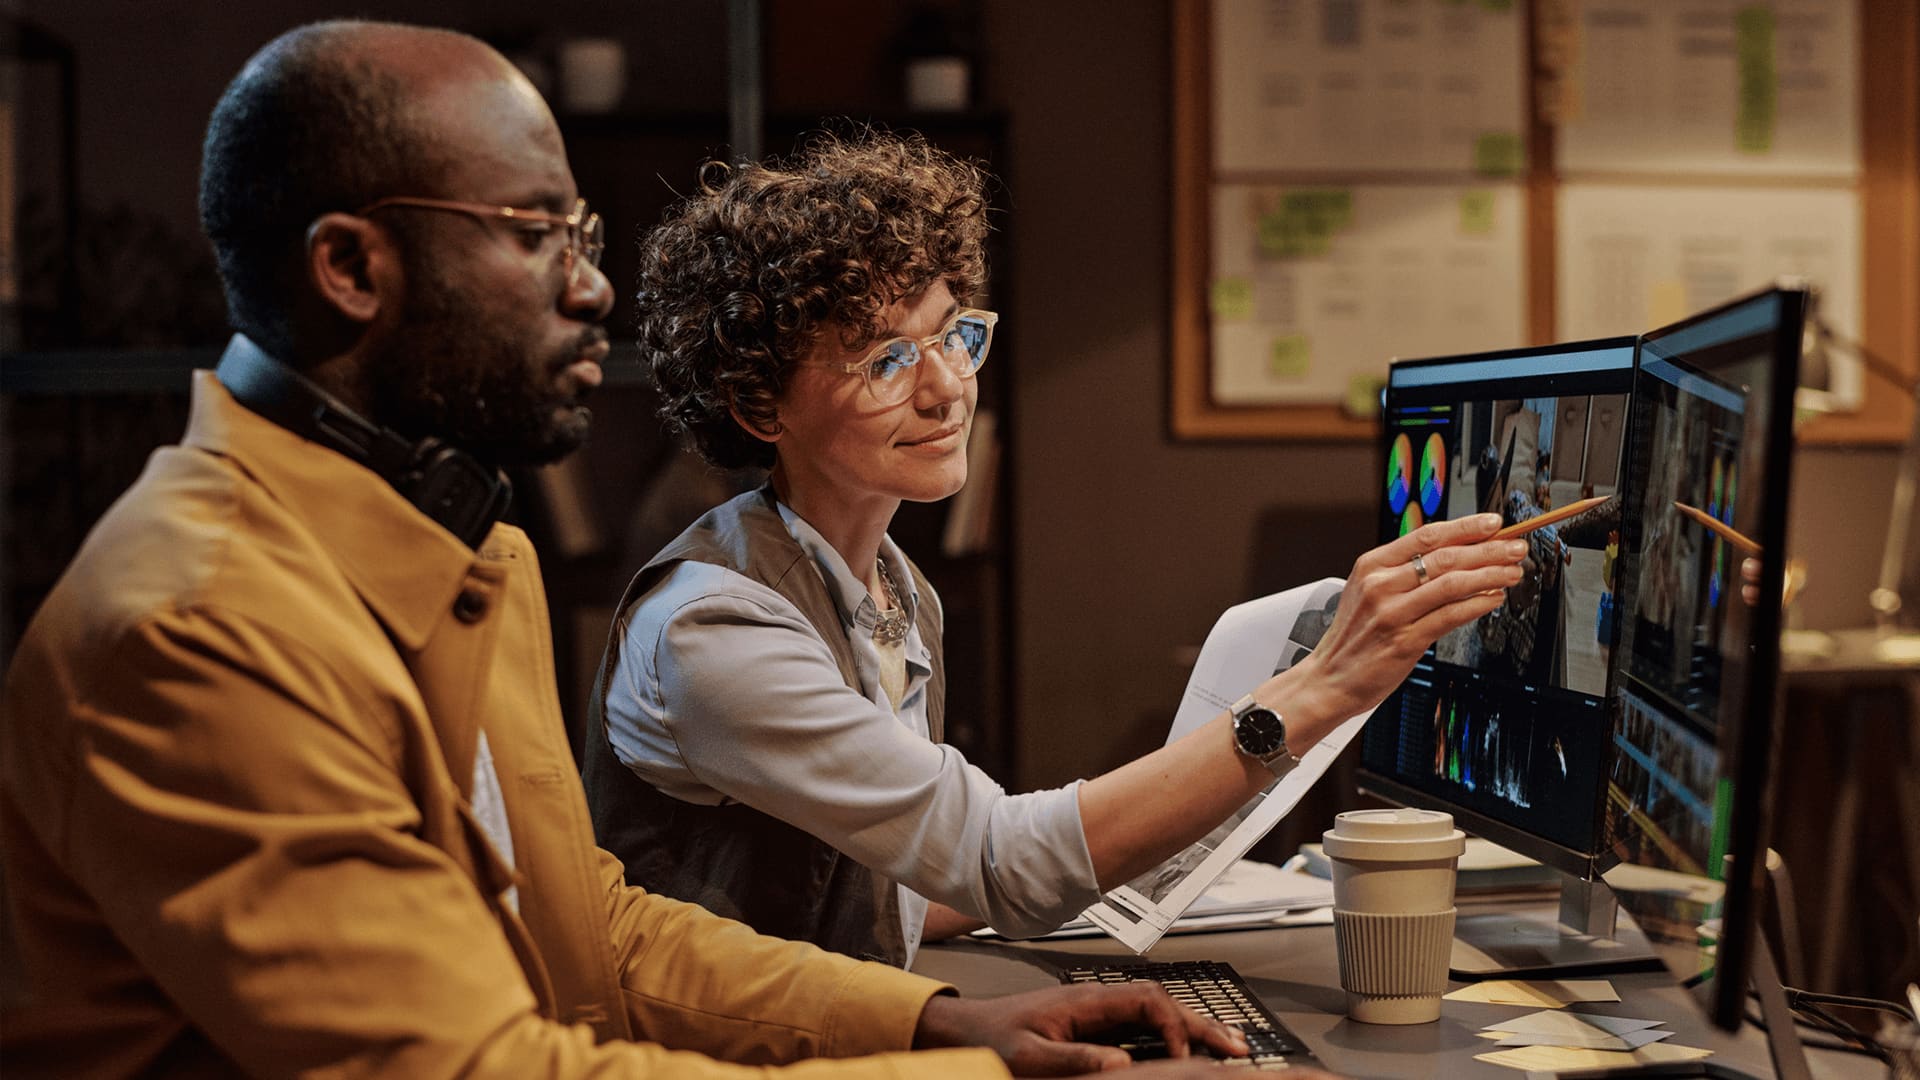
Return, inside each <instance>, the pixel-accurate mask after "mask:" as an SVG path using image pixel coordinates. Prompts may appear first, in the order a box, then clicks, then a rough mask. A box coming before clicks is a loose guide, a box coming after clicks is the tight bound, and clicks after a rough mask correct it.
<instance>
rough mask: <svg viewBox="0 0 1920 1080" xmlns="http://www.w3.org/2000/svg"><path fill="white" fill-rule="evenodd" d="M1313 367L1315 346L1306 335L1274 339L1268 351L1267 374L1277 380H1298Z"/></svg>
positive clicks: (1290, 335) (1292, 335)
mask: <svg viewBox="0 0 1920 1080" xmlns="http://www.w3.org/2000/svg"><path fill="white" fill-rule="evenodd" d="M1312 366H1313V346H1312V345H1311V344H1310V343H1309V342H1308V341H1307V337H1306V335H1305V334H1288V335H1287V336H1285V337H1277V338H1274V339H1273V344H1272V346H1270V347H1269V348H1268V349H1267V374H1269V375H1271V376H1273V377H1274V378H1276V379H1298V378H1301V377H1302V376H1304V375H1306V373H1307V369H1308V368H1310V367H1312Z"/></svg>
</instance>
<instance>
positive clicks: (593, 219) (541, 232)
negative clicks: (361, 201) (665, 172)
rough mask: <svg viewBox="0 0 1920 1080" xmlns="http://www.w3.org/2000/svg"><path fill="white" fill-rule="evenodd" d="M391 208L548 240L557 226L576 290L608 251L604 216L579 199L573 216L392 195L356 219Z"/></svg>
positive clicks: (364, 209)
mask: <svg viewBox="0 0 1920 1080" xmlns="http://www.w3.org/2000/svg"><path fill="white" fill-rule="evenodd" d="M390 206H404V207H411V208H413V209H416V210H445V211H447V212H449V213H454V214H466V215H467V216H469V217H474V218H479V219H480V220H481V221H507V222H512V223H515V224H523V225H529V226H536V227H537V233H538V236H539V237H540V238H544V237H545V236H546V234H547V233H548V232H550V231H551V230H552V229H553V228H555V227H560V228H564V229H565V230H566V237H567V246H566V249H565V251H564V252H563V253H562V254H561V256H560V258H561V261H562V262H563V263H565V264H566V272H567V287H568V288H572V287H573V286H575V285H577V284H579V282H580V268H581V267H582V266H599V265H600V255H601V253H602V252H604V251H606V249H607V226H606V222H604V221H602V220H601V219H600V215H599V214H596V213H594V212H593V211H592V210H590V209H588V207H587V200H585V199H575V200H574V201H573V213H571V214H553V213H549V212H547V211H545V210H530V209H526V208H524V207H518V206H493V205H490V204H488V203H473V202H461V201H459V200H458V199H430V198H427V197H425V196H421V195H389V196H387V197H386V198H384V199H378V200H376V201H374V202H370V203H368V204H367V205H365V206H363V207H361V208H360V209H358V210H356V211H354V214H355V216H357V217H365V216H366V215H368V214H371V213H373V212H374V211H375V210H383V209H386V208H387V207H390Z"/></svg>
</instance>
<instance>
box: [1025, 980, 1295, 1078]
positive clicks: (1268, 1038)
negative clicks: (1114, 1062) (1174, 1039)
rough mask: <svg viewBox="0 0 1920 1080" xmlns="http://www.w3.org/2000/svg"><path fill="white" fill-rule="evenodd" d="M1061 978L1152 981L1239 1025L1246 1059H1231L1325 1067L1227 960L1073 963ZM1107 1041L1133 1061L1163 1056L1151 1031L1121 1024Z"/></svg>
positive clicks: (1207, 1012) (1164, 1049) (1204, 1049)
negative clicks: (1160, 962)
mask: <svg viewBox="0 0 1920 1080" xmlns="http://www.w3.org/2000/svg"><path fill="white" fill-rule="evenodd" d="M1060 981H1061V982H1063V983H1125V982H1137V981H1147V982H1157V983H1159V984H1160V985H1161V986H1164V987H1166V989H1167V993H1168V994H1170V995H1172V997H1173V1000H1175V1001H1177V1002H1179V1003H1180V1004H1182V1005H1185V1006H1186V1007H1187V1008H1189V1009H1192V1010H1193V1011H1194V1012H1197V1013H1200V1014H1201V1015H1203V1016H1211V1017H1213V1018H1214V1019H1215V1020H1218V1021H1220V1022H1221V1023H1223V1024H1231V1025H1232V1026H1234V1027H1237V1028H1239V1029H1240V1032H1241V1034H1243V1035H1245V1036H1246V1037H1247V1045H1248V1047H1249V1049H1250V1053H1249V1054H1248V1056H1247V1057H1246V1058H1237V1059H1231V1060H1233V1061H1236V1062H1239V1061H1245V1062H1247V1063H1249V1064H1251V1065H1253V1066H1254V1067H1255V1068H1259V1069H1284V1068H1287V1067H1289V1066H1293V1065H1311V1066H1313V1067H1315V1068H1324V1066H1322V1065H1321V1064H1320V1062H1319V1060H1318V1059H1317V1058H1315V1057H1314V1056H1313V1051H1311V1050H1308V1049H1307V1045H1306V1044H1305V1043H1303V1042H1301V1041H1300V1039H1299V1037H1298V1036H1296V1035H1294V1033H1293V1032H1291V1031H1288V1030H1287V1027H1286V1025H1285V1024H1282V1023H1281V1022H1280V1021H1279V1019H1278V1018H1277V1017H1275V1016H1274V1015H1273V1014H1272V1013H1271V1012H1268V1011H1267V1007H1266V1006H1265V1005H1263V1004H1261V1003H1260V999H1259V998H1258V997H1256V996H1255V995H1254V993H1253V991H1252V990H1250V989H1248V988H1247V984H1246V981H1245V980H1243V979H1241V978H1240V973H1239V972H1237V971H1235V970H1233V967H1232V966H1231V965H1229V964H1225V963H1221V962H1220V961H1217V960H1181V961H1176V962H1174V963H1167V964H1143V963H1132V964H1093V965H1089V966H1087V967H1073V968H1068V969H1067V970H1065V971H1063V972H1061V973H1060ZM1102 1041H1106V1042H1111V1043H1112V1045H1115V1046H1118V1047H1120V1048H1121V1049H1122V1050H1125V1051H1126V1052H1127V1053H1128V1054H1129V1055H1131V1056H1132V1057H1133V1059H1134V1060H1135V1061H1146V1060H1148V1059H1150V1058H1162V1057H1166V1056H1167V1044H1166V1043H1165V1042H1163V1041H1162V1040H1161V1039H1160V1035H1159V1033H1158V1032H1156V1031H1151V1030H1148V1029H1145V1028H1124V1029H1121V1030H1119V1031H1118V1032H1116V1033H1114V1035H1113V1037H1110V1038H1109V1039H1106V1040H1102ZM1195 1050H1196V1052H1211V1051H1210V1048H1207V1047H1199V1046H1196V1047H1195Z"/></svg>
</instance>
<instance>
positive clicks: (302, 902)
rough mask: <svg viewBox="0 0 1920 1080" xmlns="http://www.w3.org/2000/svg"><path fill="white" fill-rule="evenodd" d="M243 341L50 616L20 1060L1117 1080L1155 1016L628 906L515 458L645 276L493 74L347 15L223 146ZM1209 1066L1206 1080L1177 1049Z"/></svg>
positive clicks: (244, 76) (591, 366)
mask: <svg viewBox="0 0 1920 1080" xmlns="http://www.w3.org/2000/svg"><path fill="white" fill-rule="evenodd" d="M201 216H202V221H203V224H204V226H205V229H206V232H207V235H208V237H209V238H210V239H211V240H212V242H213V244H214V248H215V250H216V253H217V254H218V256H219V260H220V268H221V275H222V279H223V281H224V283H225V286H226V290H227V299H228V306H229V308H230V312H231V316H232V321H233V324H234V327H235V329H236V330H237V331H238V333H237V334H236V336H235V337H234V340H233V342H232V344H231V345H230V346H229V347H228V349H227V352H226V354H225V355H224V356H223V357H222V359H221V362H220V366H219V369H218V371H217V373H209V372H200V373H197V374H196V376H195V381H194V386H193V410H192V417H191V420H190V422H189V426H188V430H187V432H186V435H185V437H184V439H183V440H182V442H181V443H180V445H178V446H174V447H168V448H165V449H162V450H160V451H158V452H157V453H155V454H154V456H153V458H152V460H151V461H150V462H149V464H148V467H147V469H146V471H145V473H144V474H143V475H142V476H141V478H140V480H139V481H138V482H137V483H136V484H135V485H134V487H133V488H132V489H131V490H129V491H128V492H127V493H126V494H125V495H124V496H122V498H121V499H120V500H119V501H118V502H117V503H116V504H115V505H114V507H113V508H112V509H111V510H110V511H109V512H108V513H107V515H106V516H105V517H104V518H103V519H102V520H101V522H100V524H99V525H98V526H97V527H96V528H95V530H94V531H93V533H92V534H91V535H90V536H89V537H88V539H87V542H86V544H85V545H84V547H83V548H82V550H81V552H80V554H79V555H78V556H77V557H76V559H75V560H74V563H73V565H72V567H71V568H70V569H69V571H68V573H67V574H66V576H65V577H64V578H63V579H62V581H61V582H60V584H59V585H58V586H57V587H56V589H55V590H54V592H53V593H52V595H51V596H50V597H49V598H48V600H47V601H46V603H45V605H44V606H43V607H42V608H41V610H40V611H39V613H38V614H37V616H36V618H35V619H34V622H33V624H32V626H31V628H30V629H29V630H28V632H27V634H26V637H25V638H24V640H23V641H22V643H21V645H20V648H19V650H18V653H17V655H16V658H15V661H14V664H13V667H12V670H11V672H10V673H9V677H8V679H7V685H6V692H5V713H4V719H0V755H3V764H0V837H3V838H4V857H5V866H6V884H7V891H8V894H9V912H8V914H9V916H10V918H11V919H12V920H13V927H14V930H15V932H16V940H17V941H18V942H19V945H20V947H19V949H18V950H17V954H16V955H9V956H8V957H6V961H5V962H6V963H7V964H8V965H10V966H12V967H13V968H14V969H15V970H14V971H12V972H10V973H9V974H10V975H11V976H13V979H12V980H11V981H13V982H15V983H16V984H18V985H23V986H24V987H25V996H24V998H23V999H21V1000H18V1001H10V1002H9V1003H8V1005H7V1007H6V1011H5V1015H4V1016H0V1060H4V1062H5V1069H6V1074H7V1076H8V1077H10V1078H11V1077H20V1076H27V1075H58V1076H134V1075H140V1076H176V1075H179V1076H186V1075H191V1076H222V1075H239V1074H247V1075H258V1076H280V1075H296V1074H301V1075H304V1074H308V1073H317V1072H325V1073H327V1074H329V1075H338V1076H363V1075H388V1076H405V1077H440V1076H511V1077H543V1076H552V1077H562V1076H584V1075H588V1074H591V1075H594V1076H615V1075H618V1076H626V1075H639V1074H643V1073H644V1074H647V1075H656V1074H657V1075H676V1076H677V1075H703V1076H704V1075H722V1074H731V1073H734V1072H744V1071H745V1070H744V1068H743V1066H745V1065H764V1064H786V1063H790V1062H798V1061H801V1060H802V1059H806V1058H814V1057H831V1058H851V1057H854V1056H856V1055H883V1054H885V1052H888V1051H905V1050H908V1049H911V1048H943V1047H964V1046H975V1047H986V1049H944V1050H939V1051H938V1052H937V1053H932V1054H927V1055H925V1056H924V1057H916V1058H915V1059H914V1060H911V1061H908V1060H905V1059H902V1058H900V1057H898V1056H897V1055H896V1056H892V1057H888V1056H875V1057H862V1058H860V1059H859V1060H857V1061H856V1060H841V1061H830V1062H818V1063H815V1064H813V1065H811V1066H809V1065H806V1064H802V1065H799V1066H797V1068H800V1069H808V1068H812V1069H813V1070H815V1071H816V1072H830V1073H832V1074H833V1075H843V1074H844V1075H876V1076H877V1075H883V1074H884V1075H899V1074H903V1073H906V1072H908V1071H912V1072H914V1073H917V1074H924V1075H927V1076H933V1075H947V1074H951V1075H996V1074H1004V1072H1005V1071H1006V1070H1007V1069H1008V1068H1011V1069H1013V1070H1015V1071H1021V1072H1049V1073H1065V1072H1074V1071H1088V1070H1091V1069H1094V1068H1097V1067H1100V1066H1102V1065H1111V1064H1123V1063H1124V1060H1125V1058H1124V1055H1123V1054H1120V1053H1119V1052H1118V1051H1116V1050H1113V1049H1111V1048H1097V1047H1092V1046H1087V1045H1083V1044H1079V1043H1075V1042H1071V1041H1069V1040H1071V1039H1072V1038H1074V1037H1075V1035H1076V1034H1078V1033H1083V1032H1087V1031H1090V1030H1094V1029H1098V1028H1101V1027H1105V1026H1110V1025H1113V1024H1116V1023H1121V1022H1131V1023H1148V1024H1151V1025H1153V1026H1156V1027H1158V1028H1160V1029H1161V1030H1162V1031H1163V1032H1164V1033H1165V1034H1166V1036H1167V1039H1168V1041H1169V1043H1170V1044H1172V1045H1173V1046H1174V1047H1175V1052H1176V1053H1179V1052H1181V1051H1183V1050H1184V1049H1185V1048H1186V1046H1187V1041H1188V1039H1189V1038H1190V1037H1193V1038H1197V1039H1200V1040H1204V1041H1205V1042H1207V1043H1210V1044H1211V1045H1213V1046H1214V1047H1216V1048H1220V1049H1234V1048H1237V1047H1239V1046H1240V1045H1242V1044H1240V1043H1239V1041H1238V1037H1237V1036H1236V1035H1234V1034H1231V1033H1229V1032H1228V1031H1227V1030H1226V1029H1224V1028H1222V1027H1220V1026H1219V1025H1216V1024H1213V1023H1212V1022H1211V1021H1203V1020H1201V1019H1200V1018H1198V1017H1196V1016H1194V1015H1193V1014H1191V1013H1188V1012H1185V1011H1184V1010H1181V1009H1179V1008H1178V1007H1177V1006H1175V1005H1173V1003H1172V1002H1171V1001H1170V1000H1169V999H1167V998H1166V996H1165V995H1164V994H1162V993H1157V992H1148V991H1145V990H1141V989H1138V988H1131V989H1114V988H1107V989H1108V991H1109V992H1106V993H1099V992H1082V991H1080V990H1078V989H1075V990H1068V989H1065V988H1063V989H1061V990H1058V991H1048V992H1043V993H1041V994H1038V995H1024V996H1021V997H1017V998H1008V999H1000V1000H997V1001H986V1002H969V1001H962V1000H960V999H959V998H957V997H954V996H952V995H951V994H950V993H948V992H947V991H948V988H945V987H942V986H941V985H939V984H937V983H933V982H930V981H928V980H925V979H921V978H919V977H917V976H914V975H910V974H907V973H904V972H900V971H895V970H893V969H890V968H887V967H884V966H880V965H876V964H862V963H857V962H854V961H851V960H848V959H845V958H841V957H837V956H833V955H829V954H826V953H823V952H821V951H819V950H817V949H814V948H813V947H811V946H808V945H802V944H795V943H790V942H782V941H777V940H774V939H770V938H764V937H760V936H758V935H756V934H755V933H753V932H752V931H751V930H749V929H747V928H746V927H744V926H741V925H739V924H737V923H732V922H729V921H727V920H724V919H720V918H717V917H715V916H712V915H709V914H708V913H706V912H705V911H703V910H701V909H700V908H698V907H695V906H691V905H687V904H681V903H677V902H674V901H671V900H666V899H662V898H658V897H653V896H650V895H648V894H645V893H643V892H641V891H639V890H635V889H629V888H627V887H625V886H624V885H622V884H621V867H620V864H619V863H618V862H617V861H616V860H614V859H613V858H612V857H610V856H608V855H606V854H605V853H603V852H600V851H598V850H597V849H595V848H594V846H593V843H592V836H591V832H590V829H589V825H588V819H587V812H586V806H585V803H584V801H583V797H582V795H581V791H580V785H579V781H578V779H577V778H576V775H575V772H574V768H573V763H572V760H571V757H570V755H569V751H568V747H567V743H566V738H565V734H564V732H563V729H562V726H561V721H560V716H559V710H558V707H557V696H556V692H555V687H554V681H553V664H552V658H551V655H550V653H549V651H548V649H549V646H548V642H549V634H548V628H547V623H546V612H545V608H544V604H543V600H542V592H541V586H540V578H539V571H538V567H537V564H536V561H535V558H534V553H533V551H532V549H531V548H530V546H529V545H528V543H527V540H526V537H525V535H524V534H522V533H521V532H520V531H519V530H518V529H515V528H512V527H511V526H508V525H505V524H501V523H499V521H498V518H499V516H500V514H501V512H502V510H503V509H504V507H505V506H506V504H507V500H508V497H509V490H508V488H507V485H506V482H505V480H504V479H503V478H502V474H501V472H500V469H501V467H502V466H506V465H513V464H538V463H541V462H547V461H552V460H555V459H556V458H558V457H560V456H561V455H563V454H565V453H566V452H568V451H569V450H571V449H572V448H573V447H575V446H576V445H577V444H578V443H579V442H580V441H581V439H583V438H584V437H585V435H586V431H587V426H588V422H589V419H590V417H589V414H588V411H587V409H586V408H585V407H584V405H583V404H582V402H583V400H584V398H585V397H586V396H587V394H588V393H589V391H591V390H592V389H593V387H594V386H596V385H597V384H598V383H599V381H600V367H599V364H600V361H601V359H602V358H603V357H604V356H605V354H606V348H607V346H606V335H605V332H604V331H603V330H601V329H600V327H599V322H600V320H601V319H602V318H603V317H604V316H605V315H606V313H607V310H608V308H609V307H610V306H611V288H610V286H609V284H608V282H607V280H606V278H605V277H603V276H602V275H601V274H600V271H599V269H598V260H599V253H600V245H601V241H602V235H603V228H602V226H601V224H600V222H599V220H598V218H597V217H595V216H594V215H593V213H592V211H591V210H590V209H589V208H588V207H587V205H586V204H585V202H584V201H583V200H581V199H580V198H579V193H578V192H577V191H576V190H575V186H574V180H573V176H572V174H571V172H570V170H569V169H568V167H567V161H566V155H565V150H564V148H563V146H562V145H561V140H560V135H559V132H558V130H557V128H556V127H555V125H554V122H553V118H552V116H551V115H550V114H549V112H548V110H547V108H546V106H545V104H544V103H543V102H542V101H541V100H540V97H539V96H538V94H536V93H535V92H534V90H533V88H532V87H531V86H529V85H528V84H527V82H526V80H525V79H523V78H522V77H521V76H520V75H519V74H518V73H517V72H516V71H515V70H514V69H513V68H512V67H511V65H509V64H508V63H507V62H506V61H505V60H504V59H502V58H501V57H500V56H499V55H498V54H496V53H494V52H493V51H492V50H491V49H488V48H487V47H486V46H484V45H482V44H480V43H479V42H477V41H474V40H473V39H471V38H467V37H464V36H461V35H457V34H451V33H447V32H443V31H434V30H425V29H419V28H410V27H401V26H392V25H382V24H367V23H325V24H318V25H315V26H310V27H305V28H302V29H299V30H296V31H293V32H290V33H288V34H286V35H284V36H282V37H281V38H279V39H276V40H275V41H274V42H272V43H270V44H269V45H268V46H266V47H265V48H264V49H263V50H262V51H261V52H260V53H259V54H257V55H256V56H255V57H254V58H253V59H252V60H251V61H249V63H248V64H247V65H246V67H245V68H244V69H243V70H242V71H241V72H240V74H239V75H238V76H237V77H236V78H235V80H234V81H233V83H232V85H231V86H229V87H228V89H227V91H226V93H225V95H224V96H223V97H222V98H221V100H220V103H219V105H218V106H217V107H216V108H215V110H214V113H213V117H212V119H211V121H210V123H209V125H208V131H207V139H206V146H205V156H204V161H203V177H202V190H201ZM1180 1064H1183V1065H1187V1066H1193V1065H1196V1064H1197V1062H1185V1063H1180Z"/></svg>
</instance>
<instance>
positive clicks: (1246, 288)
mask: <svg viewBox="0 0 1920 1080" xmlns="http://www.w3.org/2000/svg"><path fill="white" fill-rule="evenodd" d="M1208 300H1209V301H1210V304H1211V306H1212V308H1213V317H1214V318H1216V319H1244V318H1246V317H1248V316H1249V315H1252V314H1253V282H1251V281H1248V280H1247V279H1246V278H1242V277H1223V278H1217V279H1215V280H1214V283H1213V287H1212V289H1211V290H1209V293H1208Z"/></svg>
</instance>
